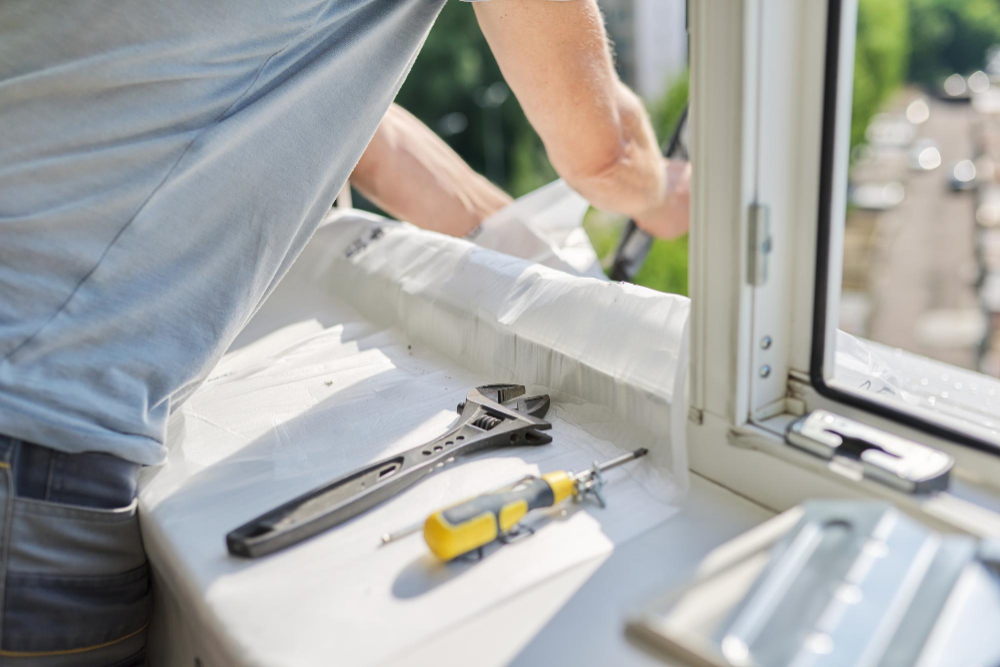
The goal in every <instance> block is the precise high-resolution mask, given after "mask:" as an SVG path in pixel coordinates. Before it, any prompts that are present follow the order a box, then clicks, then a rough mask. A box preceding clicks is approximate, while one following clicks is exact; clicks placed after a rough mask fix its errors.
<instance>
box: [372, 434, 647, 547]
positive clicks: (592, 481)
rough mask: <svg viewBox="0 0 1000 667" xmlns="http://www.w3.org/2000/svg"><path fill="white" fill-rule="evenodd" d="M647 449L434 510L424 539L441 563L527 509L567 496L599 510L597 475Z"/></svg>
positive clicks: (509, 526)
mask: <svg viewBox="0 0 1000 667" xmlns="http://www.w3.org/2000/svg"><path fill="white" fill-rule="evenodd" d="M648 452H649V450H647V449H636V450H635V451H632V452H629V453H628V454H624V455H622V456H619V457H617V458H615V459H612V460H610V461H607V462H605V463H603V464H598V463H597V462H594V465H593V467H591V469H590V470H585V471H583V472H579V473H575V474H574V473H571V472H567V471H565V470H557V471H555V472H550V473H546V474H544V475H542V476H541V477H534V476H531V477H526V478H525V479H522V480H521V481H519V482H517V483H516V484H514V485H512V486H508V487H505V488H502V489H499V490H497V491H494V492H492V493H488V494H485V495H482V496H477V497H475V498H471V499H469V500H465V501H463V502H460V503H458V504H457V505H453V506H452V507H449V508H447V509H444V510H441V511H439V512H435V513H434V514H432V515H430V516H429V517H427V521H425V522H424V525H423V531H424V541H425V542H427V546H428V547H430V550H431V551H432V552H433V553H434V555H435V556H437V557H438V558H440V559H441V560H452V559H454V558H457V557H459V556H462V555H464V554H467V553H469V552H471V551H475V550H476V549H479V548H481V547H484V546H486V545H487V544H489V543H490V542H493V541H494V540H497V539H501V538H503V537H504V536H505V535H508V534H510V532H511V531H512V530H513V529H514V528H515V527H516V526H517V524H518V523H519V522H520V521H521V519H523V518H524V516H525V515H526V514H527V513H528V512H530V511H531V510H536V509H541V508H544V507H552V506H554V505H558V504H559V503H561V502H563V501H564V500H566V499H567V498H570V497H572V498H574V499H577V500H579V499H582V498H583V497H584V496H587V495H593V496H594V497H595V498H596V499H597V501H598V502H599V503H600V505H601V507H605V506H606V504H605V502H604V495H603V494H602V492H601V489H602V487H603V486H604V478H603V477H602V476H601V473H603V472H605V471H607V470H611V469H612V468H617V467H618V466H620V465H622V464H624V463H628V462H629V461H633V460H635V459H637V458H639V457H640V456H645V455H646V454H647V453H648ZM419 529H420V528H419V526H417V527H413V528H410V529H407V530H403V531H400V532H398V533H392V534H386V535H383V536H382V543H383V544H388V543H389V542H392V541H394V540H396V539H399V538H400V537H403V536H405V535H409V534H411V533H414V532H417V531H418V530H419Z"/></svg>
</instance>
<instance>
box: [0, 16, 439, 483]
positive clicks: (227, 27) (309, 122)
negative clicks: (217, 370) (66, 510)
mask: <svg viewBox="0 0 1000 667" xmlns="http://www.w3.org/2000/svg"><path fill="white" fill-rule="evenodd" d="M443 2H444V0H398V1H393V2H384V1H379V0H328V1H316V0H297V1H293V2H287V1H283V2H280V3H272V2H253V3H245V2H241V3H230V2H221V1H214V2H198V3H188V2H179V1H176V2H175V1H166V2H164V1H160V2H155V3H154V2H147V3H142V4H130V5H125V6H123V5H121V4H120V3H112V2H104V1H100V0H98V1H88V0H69V1H65V2H58V3H43V4H39V3H37V2H32V1H31V0H12V1H11V2H5V3H3V4H0V165H2V166H0V235H2V236H3V239H4V241H3V243H0V357H2V359H3V360H2V362H0V423H3V424H4V432H5V433H6V434H7V435H13V436H17V437H21V438H24V439H26V440H29V441H33V442H46V443H49V444H53V445H56V446H59V447H60V448H61V449H64V450H65V451H86V450H99V451H107V452H110V453H114V454H117V455H119V456H123V457H126V458H129V459H131V460H134V461H137V462H140V463H145V464H150V463H156V462H158V461H159V460H160V459H161V458H162V445H161V444H160V443H162V441H163V428H164V424H165V418H166V416H167V414H168V412H169V409H170V402H171V400H172V399H176V398H177V397H178V396H179V395H183V394H184V393H185V392H186V391H188V390H189V389H190V388H191V387H193V386H194V384H195V383H197V382H198V381H199V380H200V379H201V377H202V376H203V374H204V372H206V370H207V368H208V367H210V363H209V364H206V359H207V360H209V361H212V360H214V359H217V358H218V356H219V355H221V353H222V352H223V351H224V349H225V347H226V346H227V345H228V343H229V341H231V340H232V338H233V337H234V336H235V335H236V334H237V333H238V332H239V330H240V328H241V327H242V325H243V324H244V323H245V322H246V320H247V319H248V318H249V317H250V315H251V314H252V313H253V311H254V309H255V308H256V307H257V306H258V305H259V302H260V300H261V299H262V298H263V296H265V295H266V294H267V292H268V291H269V290H270V289H271V288H273V286H274V284H275V283H276V281H277V280H278V279H279V278H280V277H281V275H283V274H284V272H285V271H286V270H287V268H288V266H289V265H290V263H291V262H292V261H293V260H294V257H295V256H296V255H297V253H298V251H299V250H300V249H301V247H302V246H303V244H304V243H305V242H306V240H307V239H308V238H309V236H310V235H311V234H312V232H313V230H314V229H315V226H316V225H317V224H318V222H319V221H320V219H321V218H322V215H323V213H324V212H325V211H326V210H327V209H328V208H329V207H330V205H331V203H332V202H333V200H334V198H335V197H336V193H337V189H338V188H339V184H341V183H343V182H344V181H345V180H346V179H347V177H348V175H349V174H350V172H351V170H352V168H353V167H354V164H355V162H356V161H357V158H358V156H359V155H361V153H362V151H363V150H364V148H365V146H366V145H367V143H368V140H369V139H370V138H371V135H372V134H373V132H374V131H375V129H376V127H377V126H378V123H379V121H380V119H381V117H382V114H383V113H384V111H385V109H386V108H387V107H388V106H389V104H390V103H391V101H392V99H393V97H394V96H395V93H396V91H397V90H398V88H399V86H400V85H401V83H402V80H403V78H404V77H405V74H406V71H407V70H408V68H409V64H410V63H411V62H412V59H413V57H414V56H415V54H416V52H417V50H418V48H419V46H420V44H421V43H422V41H423V39H424V37H425V35H426V33H427V30H428V29H429V27H430V25H431V23H432V22H433V19H434V17H435V16H436V14H437V12H438V10H439V9H440V7H441V5H442V3H443ZM250 178H252V179H253V182H252V183H247V180H248V179H250ZM234 272H235V274H236V275H234ZM241 274H242V275H241ZM229 285H239V286H241V288H240V289H236V290H233V289H229V288H227V286H229ZM178 313H185V314H186V315H185V316H184V317H178ZM97 415H99V416H97Z"/></svg>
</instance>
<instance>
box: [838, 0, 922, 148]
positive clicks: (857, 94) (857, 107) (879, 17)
mask: <svg viewBox="0 0 1000 667" xmlns="http://www.w3.org/2000/svg"><path fill="white" fill-rule="evenodd" d="M909 55H910V40H909V3H908V2H907V0H860V2H859V3H858V33H857V42H856V45H855V55H854V99H853V102H852V109H851V146H855V145H857V144H858V143H860V142H861V141H862V140H863V139H864V136H865V128H867V127H868V122H869V121H870V120H871V118H872V116H874V115H875V113H876V112H877V111H878V110H879V108H880V107H881V105H882V104H883V103H885V101H886V100H887V99H888V98H889V96H890V95H892V93H894V92H895V91H896V90H897V89H898V88H899V87H900V86H901V85H902V83H903V80H904V78H905V75H906V71H907V63H908V58H909Z"/></svg>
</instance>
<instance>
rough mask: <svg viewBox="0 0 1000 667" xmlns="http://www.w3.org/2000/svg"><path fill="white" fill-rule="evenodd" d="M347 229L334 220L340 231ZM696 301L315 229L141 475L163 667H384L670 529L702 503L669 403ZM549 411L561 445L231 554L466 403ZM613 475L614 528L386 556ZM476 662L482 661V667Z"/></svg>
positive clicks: (363, 226) (547, 521) (476, 463)
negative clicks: (456, 554) (634, 456)
mask: <svg viewBox="0 0 1000 667" xmlns="http://www.w3.org/2000/svg"><path fill="white" fill-rule="evenodd" d="M338 215H339V214H337V213H334V214H333V215H332V218H336V217H337V216H338ZM688 310H689V302H688V300H687V299H685V298H683V297H677V296H671V295H665V294H659V293H655V292H652V291H650V290H647V289H643V288H639V287H635V286H631V285H622V284H617V283H610V282H606V281H599V280H593V279H587V278H579V277H575V276H571V275H567V274H565V273H561V272H558V271H554V270H552V269H549V268H546V267H542V266H539V265H537V264H533V263H530V262H527V261H524V260H521V259H516V258H512V257H509V256H505V255H502V254H499V253H496V252H493V251H490V250H485V249H482V248H478V247H476V246H475V245H473V244H472V243H469V242H467V241H464V240H457V239H451V238H448V237H444V236H441V235H437V234H432V233H428V232H423V231H420V230H417V229H415V228H413V227H411V226H410V225H406V224H401V223H392V222H389V221H386V220H383V219H381V218H377V217H375V216H367V215H363V214H357V213H351V214H347V215H343V216H342V217H340V218H339V219H338V220H336V221H335V222H334V223H333V224H328V225H326V226H324V227H323V228H321V229H320V231H319V232H318V233H317V234H316V237H315V238H314V239H313V240H312V241H311V242H310V244H309V246H308V247H307V248H306V250H305V252H304V253H303V255H302V256H301V257H300V259H299V260H298V261H297V262H296V264H295V265H294V267H293V268H292V270H291V272H290V273H289V274H288V276H286V278H285V279H284V280H283V281H282V282H281V284H280V285H279V286H278V288H277V290H276V291H275V292H274V294H273V295H272V296H271V297H270V298H269V300H268V301H267V302H266V303H265V304H264V306H263V307H262V309H261V310H260V312H259V313H258V314H257V315H256V316H255V317H254V318H253V320H252V321H251V322H250V323H249V324H248V325H247V327H246V329H245V330H244V332H243V334H242V335H241V337H240V339H238V340H237V342H236V344H235V345H234V346H233V349H232V350H231V351H230V353H229V354H227V355H226V357H225V358H224V359H223V360H222V361H221V363H220V364H219V365H218V367H217V368H216V369H215V371H214V372H213V374H212V375H211V377H210V378H209V380H208V381H207V382H206V383H205V385H203V386H202V387H201V388H200V389H199V390H198V391H197V392H196V393H195V394H194V395H193V396H192V397H191V399H190V400H189V401H188V402H187V403H185V404H184V405H183V406H182V407H181V408H180V409H178V410H177V412H176V413H175V415H174V417H173V419H172V421H171V424H170V427H169V437H168V449H169V454H168V458H167V462H166V463H165V464H164V465H163V466H161V467H160V468H157V469H150V470H147V471H145V473H144V477H143V484H142V490H141V493H140V503H141V508H142V510H141V511H142V517H143V531H144V539H145V544H146V547H147V550H148V552H149V557H150V562H151V563H152V565H153V568H154V571H155V573H156V581H157V584H158V587H159V588H158V591H157V596H156V599H157V611H156V616H155V618H156V621H155V625H154V628H153V631H152V639H151V650H150V655H151V656H152V658H151V659H152V660H153V661H154V663H156V662H157V661H158V662H159V664H191V663H192V661H193V658H194V657H195V656H197V657H200V658H201V660H202V662H203V664H206V665H208V664H275V665H278V664H280V665H311V664H322V665H327V664H351V665H365V664H378V663H380V662H384V661H386V660H390V659H396V660H399V659H400V658H401V656H405V655H406V651H407V648H408V647H411V646H414V645H416V644H418V643H420V642H421V641H423V640H425V639H426V638H428V637H430V636H432V635H436V634H437V633H440V632H442V631H444V630H446V629H447V628H449V627H453V626H455V625H456V624H458V623H460V622H462V621H464V620H467V619H469V618H471V617H473V616H475V615H477V614H479V613H481V612H482V611H484V610H486V609H488V608H490V607H491V606H493V605H496V604H497V603H499V602H501V601H502V600H504V599H507V598H509V597H511V596H513V595H516V594H517V593H518V592H519V591H524V590H526V589H529V588H530V587H532V586H534V585H537V584H538V583H540V582H541V581H543V580H545V579H546V578H548V577H551V576H554V575H555V574H557V573H559V572H563V571H565V570H567V569H569V568H572V567H574V566H576V565H579V564H581V563H583V562H585V561H593V560H595V559H602V558H605V557H607V556H608V555H609V553H610V552H611V550H612V549H613V548H614V546H615V545H616V544H621V543H623V542H625V541H627V540H629V539H630V538H632V537H633V536H635V535H638V534H640V533H642V532H644V531H646V530H647V529H649V528H651V527H653V526H655V525H658V524H660V523H661V522H663V521H665V520H667V519H668V518H669V517H670V516H672V515H673V514H674V513H675V512H676V509H677V507H678V503H679V502H680V501H681V498H682V496H683V494H684V493H685V491H686V489H687V485H688V479H687V464H686V457H685V452H684V450H683V445H682V444H681V443H680V442H679V441H677V440H674V439H673V438H671V437H670V433H671V430H672V428H673V429H674V430H678V431H681V432H682V431H683V429H682V428H681V427H682V425H683V424H682V422H683V419H684V418H685V416H686V410H685V409H684V407H683V405H679V406H678V407H677V408H676V409H675V411H676V414H677V415H679V417H678V419H679V421H680V422H681V423H672V407H674V406H672V403H673V399H674V396H675V394H676V393H677V389H676V387H683V381H682V379H680V378H683V375H678V373H677V370H678V368H679V367H681V368H683V367H686V364H687V361H686V359H684V358H682V356H683V354H684V353H683V350H682V347H683V344H682V343H683V340H684V333H683V332H684V328H685V323H686V320H687V315H688ZM505 381H513V382H519V383H522V384H526V385H528V386H529V391H531V392H533V393H536V392H546V393H549V394H550V395H551V397H552V402H553V407H552V409H551V410H550V412H549V415H548V416H547V419H549V420H550V421H551V422H552V423H553V429H552V431H551V434H552V435H553V436H554V442H553V443H552V444H549V445H544V446H539V447H536V448H530V447H523V448H513V449H510V450H507V451H503V452H500V453H494V454H483V455H480V456H477V457H474V458H473V459H470V460H469V461H468V462H465V463H462V462H460V463H458V464H456V465H455V466H453V467H451V468H448V469H445V470H443V471H441V472H440V473H438V474H436V475H434V476H431V477H430V478H428V479H427V480H425V481H424V482H422V483H421V484H419V485H417V486H416V487H414V488H412V489H411V490H409V491H407V492H406V493H404V494H402V495H400V496H398V497H396V498H394V499H393V500H391V501H389V502H387V503H385V504H383V505H381V506H379V507H377V508H375V509H373V510H371V511H370V512H368V513H366V514H364V515H362V516H361V517H359V518H357V519H356V520H354V521H351V522H348V523H347V524H344V525H342V526H340V527H338V528H337V529H335V530H332V531H328V532H326V533H324V534H322V535H320V536H317V537H316V538H314V539H312V540H309V541H308V542H306V543H303V544H301V545H298V546H296V547H293V548H290V549H288V550H286V551H283V552H279V553H277V554H274V555H272V556H270V557H267V558H264V559H260V560H255V561H246V560H241V559H237V558H233V557H231V556H229V555H228V553H227V552H226V548H225V542H224V538H225V535H226V533H227V532H228V531H230V530H231V529H233V528H235V527H236V526H238V525H241V524H242V523H244V522H245V521H247V520H249V519H251V518H253V517H255V516H257V515H259V514H261V513H262V512H264V511H266V510H268V509H271V508H272V507H275V506H277V505H278V504H280V503H282V502H284V501H286V500H288V499H290V498H293V497H296V496H298V495H300V494H301V493H303V492H305V491H307V490H309V489H311V488H314V487H316V486H318V485H320V484H322V483H324V482H326V481H329V480H330V479H332V478H334V477H336V476H338V475H340V474H342V473H344V472H346V471H348V470H352V469H354V468H356V467H359V466H361V465H363V464H365V463H369V462H371V461H375V460H378V459H380V458H382V457H384V456H386V455H388V454H391V453H394V452H399V451H402V450H405V449H408V448H410V447H413V446H416V445H418V444H420V443H422V442H425V441H427V440H429V439H431V438H433V437H436V436H437V435H439V434H441V433H442V432H443V431H444V430H445V429H446V427H447V426H448V424H449V423H450V422H451V421H452V420H453V419H454V418H455V413H454V411H453V410H454V406H455V405H456V404H457V403H458V402H459V401H460V400H461V399H462V398H464V396H465V394H466V392H467V391H468V389H469V388H471V387H473V386H475V385H478V384H484V383H488V382H505ZM640 446H645V447H648V448H649V449H650V455H649V456H648V457H646V458H645V459H642V460H641V461H639V462H636V463H635V464H630V465H626V466H623V467H621V468H618V469H616V470H613V471H611V472H610V473H609V474H608V487H607V489H606V497H607V498H608V503H609V505H608V507H607V509H604V510H601V509H599V508H597V507H596V506H595V505H593V504H590V503H584V504H580V505H570V506H569V507H568V508H567V509H568V512H567V513H566V514H565V516H564V515H562V514H561V513H560V512H555V513H551V514H549V515H543V516H542V517H540V518H538V519H534V520H533V521H538V522H539V523H538V524H537V525H538V526H539V528H540V529H539V530H538V531H537V533H536V534H535V536H533V537H531V538H529V539H526V540H523V541H520V542H518V543H516V544H513V545H510V546H504V547H501V548H499V549H496V550H495V551H492V552H491V553H489V554H488V555H487V557H486V558H485V559H483V560H482V561H481V562H478V563H452V564H448V565H444V564H441V563H438V562H436V561H435V560H434V559H433V557H431V556H430V554H429V553H428V551H427V548H426V546H425V545H424V544H423V542H422V540H421V538H420V537H419V536H412V537H409V538H406V539H403V540H400V541H399V542H396V543H393V544H390V545H388V546H385V547H381V548H379V547H378V546H377V545H378V543H379V537H380V536H381V535H382V534H383V533H385V532H388V531H393V530H396V529H400V528H403V527H406V526H408V525H411V524H413V523H416V522H419V521H422V520H423V519H424V518H425V517H426V516H427V515H428V514H429V513H430V512H431V511H433V510H435V509H438V508H440V507H442V506H446V505H448V504H451V503H454V502H457V501H459V500H461V499H463V498H466V497H469V496H471V495H475V494H478V493H482V492H484V491H487V490H491V489H494V488H497V487H499V486H502V485H504V484H507V483H510V482H513V481H515V480H517V479H519V478H520V477H522V476H523V475H525V474H538V473H542V472H548V471H551V470H559V469H568V470H574V471H575V470H582V469H586V468H588V467H589V466H590V465H591V463H592V462H593V461H595V460H604V459H608V458H611V457H613V456H616V455H619V454H621V453H623V452H625V451H627V450H630V449H633V448H636V447H640ZM470 660H471V661H473V662H474V659H473V658H472V657H470Z"/></svg>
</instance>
